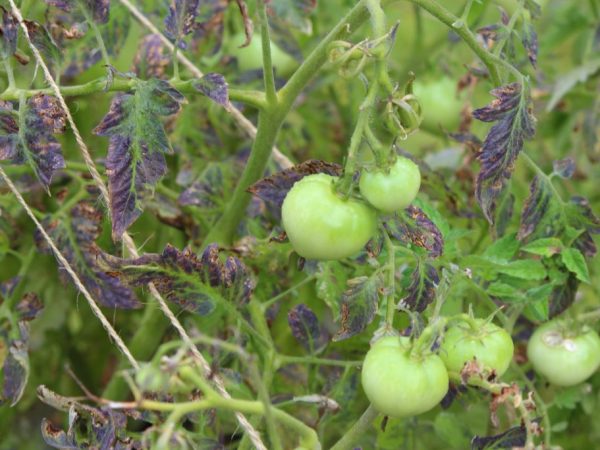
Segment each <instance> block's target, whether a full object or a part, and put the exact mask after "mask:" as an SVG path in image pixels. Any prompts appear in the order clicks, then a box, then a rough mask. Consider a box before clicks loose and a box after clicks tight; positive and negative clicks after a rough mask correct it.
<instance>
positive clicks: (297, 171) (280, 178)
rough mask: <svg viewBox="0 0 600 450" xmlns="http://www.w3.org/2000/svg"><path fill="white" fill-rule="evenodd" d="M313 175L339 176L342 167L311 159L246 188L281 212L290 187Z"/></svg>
mask: <svg viewBox="0 0 600 450" xmlns="http://www.w3.org/2000/svg"><path fill="white" fill-rule="evenodd" d="M315 173H326V174H328V175H333V176H339V175H341V173H342V166H340V165H339V164H335V163H328V162H324V161H318V160H314V159H311V160H308V161H304V162H303V163H300V164H297V165H295V166H293V167H290V168H289V169H285V170H282V171H281V172H277V173H276V174H273V175H271V176H269V177H265V178H263V179H261V180H258V181H257V182H256V183H254V184H253V185H252V186H250V187H249V188H248V192H250V193H251V194H253V195H256V196H257V197H259V198H260V199H262V200H264V201H265V202H267V203H269V204H270V205H271V206H272V207H273V209H275V210H277V211H281V205H282V204H283V200H284V199H285V196H286V195H287V193H288V192H289V190H290V189H291V188H292V186H293V185H294V184H295V183H296V182H297V181H300V180H301V179H302V178H304V177H305V176H307V175H312V174H315Z"/></svg>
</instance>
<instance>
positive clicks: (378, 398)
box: [362, 336, 448, 417]
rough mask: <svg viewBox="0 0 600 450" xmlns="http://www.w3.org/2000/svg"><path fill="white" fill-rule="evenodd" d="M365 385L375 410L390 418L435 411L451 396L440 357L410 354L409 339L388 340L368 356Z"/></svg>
mask: <svg viewBox="0 0 600 450" xmlns="http://www.w3.org/2000/svg"><path fill="white" fill-rule="evenodd" d="M362 385H363V389H364V390H365V394H366V395H367V398H368V399H369V401H370V402H371V404H372V405H373V407H374V408H375V409H376V410H377V411H379V412H380V413H382V414H385V415H387V416H391V417H409V416H415V415H417V414H422V413H424V412H427V411H429V410H430V409H432V408H434V407H435V406H436V405H437V404H438V403H439V402H440V401H441V400H442V399H443V398H444V396H445V395H446V393H447V392H448V372H447V371H446V367H445V366H444V363H443V362H442V360H441V359H440V357H439V356H437V355H435V354H433V353H428V354H422V355H411V354H410V343H409V342H408V338H399V337H395V336H387V337H384V338H381V339H379V340H378V341H377V342H375V344H373V346H372V347H371V349H370V350H369V351H368V352H367V356H366V357H365V360H364V363H363V368H362Z"/></svg>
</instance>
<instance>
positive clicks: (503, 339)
mask: <svg viewBox="0 0 600 450" xmlns="http://www.w3.org/2000/svg"><path fill="white" fill-rule="evenodd" d="M475 322H476V328H477V329H473V328H472V327H471V326H470V325H469V324H467V323H464V322H463V323H460V324H458V325H455V326H452V327H451V328H449V329H448V331H447V332H446V334H445V335H444V341H443V342H442V345H441V347H440V357H441V358H442V359H443V360H444V364H446V367H447V368H448V371H449V372H454V373H460V372H461V370H462V369H463V367H464V365H465V364H466V363H467V362H468V361H472V360H474V359H475V360H477V362H479V364H481V365H482V366H483V368H484V369H486V370H488V371H492V370H494V371H495V372H496V375H497V376H501V375H503V374H504V372H506V369H508V366H509V365H510V362H511V361H512V357H513V352H514V349H515V347H514V344H513V341H512V338H511V337H510V334H508V333H507V332H506V331H505V330H504V329H502V328H500V327H499V326H497V325H494V324H493V323H491V322H489V323H486V321H485V320H483V319H475Z"/></svg>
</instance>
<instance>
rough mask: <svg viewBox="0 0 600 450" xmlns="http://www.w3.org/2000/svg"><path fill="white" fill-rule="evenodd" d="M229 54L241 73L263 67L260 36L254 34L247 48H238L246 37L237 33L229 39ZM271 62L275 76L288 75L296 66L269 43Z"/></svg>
mask: <svg viewBox="0 0 600 450" xmlns="http://www.w3.org/2000/svg"><path fill="white" fill-rule="evenodd" d="M230 42H231V45H230V47H229V54H230V55H231V56H234V57H235V58H236V59H237V64H238V68H239V69H240V71H242V72H246V71H250V70H258V69H262V67H263V60H262V41H261V37H260V34H257V33H255V34H254V35H253V36H252V40H251V41H250V44H249V45H248V46H247V47H242V48H240V45H243V44H244V42H246V35H245V34H243V33H239V34H236V35H234V36H233V37H232V38H231V41H230ZM271 62H272V63H273V67H274V68H275V72H276V73H277V75H283V76H285V75H289V74H290V73H291V72H293V71H294V69H295V68H296V67H297V66H298V63H297V61H296V60H295V59H294V58H292V57H291V56H290V55H288V54H287V53H286V52H284V51H283V50H282V49H281V48H279V47H278V46H277V45H276V44H274V43H273V42H271Z"/></svg>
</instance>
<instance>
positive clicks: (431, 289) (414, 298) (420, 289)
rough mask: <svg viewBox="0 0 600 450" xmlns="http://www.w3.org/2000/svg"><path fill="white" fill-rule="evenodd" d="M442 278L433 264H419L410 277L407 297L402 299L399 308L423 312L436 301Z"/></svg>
mask: <svg viewBox="0 0 600 450" xmlns="http://www.w3.org/2000/svg"><path fill="white" fill-rule="evenodd" d="M439 282H440V277H439V275H438V273H437V270H436V269H435V267H433V266H432V265H431V264H427V263H424V262H418V263H417V266H416V267H415V270H413V272H412V273H411V275H410V284H409V286H408V288H407V289H406V290H407V295H406V296H405V297H404V298H402V299H400V301H399V302H398V307H402V308H403V309H408V310H409V311H417V312H423V311H425V308H427V306H428V305H429V304H430V303H431V302H433V300H434V299H435V293H436V288H437V285H438V283H439Z"/></svg>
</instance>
